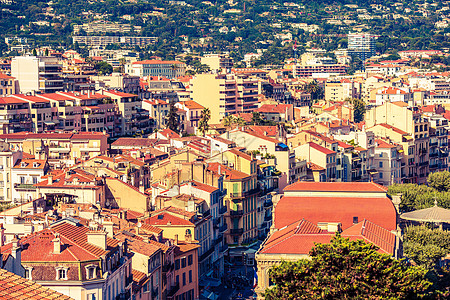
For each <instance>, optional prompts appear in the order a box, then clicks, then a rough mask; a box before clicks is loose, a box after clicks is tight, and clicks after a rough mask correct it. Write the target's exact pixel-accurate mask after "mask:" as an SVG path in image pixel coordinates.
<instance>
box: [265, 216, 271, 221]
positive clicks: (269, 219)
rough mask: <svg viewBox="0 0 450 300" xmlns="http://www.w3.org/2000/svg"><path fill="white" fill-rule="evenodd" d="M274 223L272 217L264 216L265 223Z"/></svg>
mask: <svg viewBox="0 0 450 300" xmlns="http://www.w3.org/2000/svg"><path fill="white" fill-rule="evenodd" d="M269 221H272V216H271V215H270V216H264V222H269Z"/></svg>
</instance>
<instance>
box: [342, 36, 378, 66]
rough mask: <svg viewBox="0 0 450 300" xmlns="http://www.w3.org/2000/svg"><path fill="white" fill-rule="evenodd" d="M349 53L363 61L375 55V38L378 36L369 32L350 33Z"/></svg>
mask: <svg viewBox="0 0 450 300" xmlns="http://www.w3.org/2000/svg"><path fill="white" fill-rule="evenodd" d="M347 38H348V46H347V49H348V54H349V55H350V56H353V55H354V56H356V57H358V58H359V59H361V60H362V61H365V60H366V59H368V58H370V57H372V56H374V55H375V51H376V47H375V40H376V38H377V36H375V35H372V34H368V33H349V34H348V35H347Z"/></svg>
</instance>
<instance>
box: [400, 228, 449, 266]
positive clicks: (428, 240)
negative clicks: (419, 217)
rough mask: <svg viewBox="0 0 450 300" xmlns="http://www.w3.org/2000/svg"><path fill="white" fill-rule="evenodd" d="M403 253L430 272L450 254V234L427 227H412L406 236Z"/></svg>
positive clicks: (406, 232) (408, 229)
mask: <svg viewBox="0 0 450 300" xmlns="http://www.w3.org/2000/svg"><path fill="white" fill-rule="evenodd" d="M403 252H404V254H405V256H407V257H408V258H411V259H412V260H413V261H414V262H415V263H417V264H418V265H421V266H423V267H425V268H426V269H428V270H431V269H433V268H436V267H437V262H438V261H439V259H440V258H441V257H443V256H445V255H446V254H447V253H449V252H450V232H448V231H443V230H439V229H430V228H427V227H426V226H410V227H408V228H406V231H405V234H404V243H403Z"/></svg>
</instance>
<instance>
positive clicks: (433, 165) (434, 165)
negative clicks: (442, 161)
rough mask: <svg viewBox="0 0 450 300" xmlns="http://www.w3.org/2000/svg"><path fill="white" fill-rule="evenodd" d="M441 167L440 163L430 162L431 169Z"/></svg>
mask: <svg viewBox="0 0 450 300" xmlns="http://www.w3.org/2000/svg"><path fill="white" fill-rule="evenodd" d="M437 168H439V165H438V164H430V169H437Z"/></svg>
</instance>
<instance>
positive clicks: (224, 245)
mask: <svg viewBox="0 0 450 300" xmlns="http://www.w3.org/2000/svg"><path fill="white" fill-rule="evenodd" d="M227 250H228V244H223V245H222V246H220V250H219V251H220V252H226V251H227Z"/></svg>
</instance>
